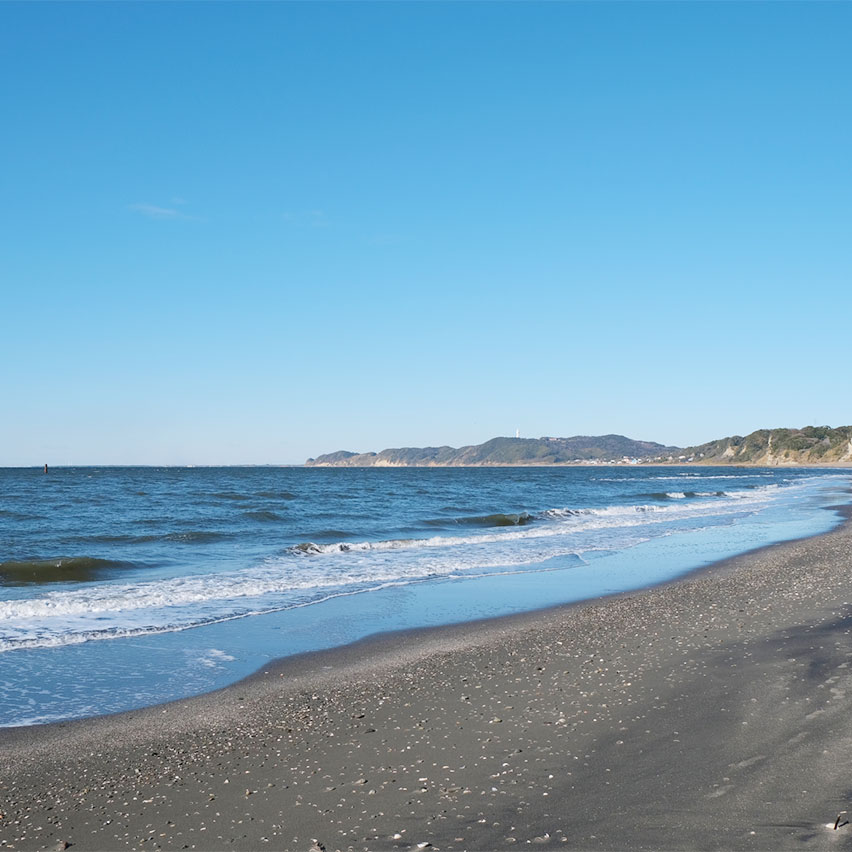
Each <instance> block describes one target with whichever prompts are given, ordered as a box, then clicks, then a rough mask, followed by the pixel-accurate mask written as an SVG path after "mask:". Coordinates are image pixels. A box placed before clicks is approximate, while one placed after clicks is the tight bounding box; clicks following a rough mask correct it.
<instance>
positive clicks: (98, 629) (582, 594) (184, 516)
mask: <svg viewBox="0 0 852 852" xmlns="http://www.w3.org/2000/svg"><path fill="white" fill-rule="evenodd" d="M850 480H852V474H850V473H849V472H845V471H838V470H813V469H807V470H805V469H780V470H779V469H775V468H773V469H756V468H732V467H719V468H712V467H679V468H650V467H630V466H593V467H561V468H525V467H523V468H367V469H357V468H353V469H347V468H297V467H293V468H278V467H252V468H233V467H226V468H133V467H129V468H110V467H104V468H96V467H77V468H71V467H69V468H54V469H52V470H51V471H50V472H49V473H48V474H45V473H43V472H42V471H41V470H38V469H32V468H9V469H0V725H2V726H11V725H31V724H39V723H45V722H52V721H59V720H66V719H73V718H80V717H85V716H93V715H99V714H104V713H113V712H118V711H122V710H129V709H133V708H139V707H143V706H147V705H152V704H157V703H161V702H165V701H169V700H172V699H177V698H183V697H186V696H189V695H194V694H198V693H202V692H206V691H210V690H213V689H217V688H219V687H222V686H225V685H227V684H229V683H233V682H234V681H236V680H239V679H240V678H242V677H245V676H247V675H249V674H251V673H252V672H254V671H256V670H257V669H259V668H261V667H262V666H263V665H264V664H265V663H268V662H269V661H270V660H273V659H276V658H279V657H285V656H288V655H292V654H297V653H301V652H305V651H313V650H319V649H324V648H330V647H336V646H339V645H343V644H347V643H350V642H353V641H356V640H358V639H361V638H363V637H365V636H369V635H372V634H375V633H379V632H383V631H390V630H400V629H405V628H412V627H423V626H432V625H440V624H449V623H456V622H464V621H472V620H475V619H479V618H485V617H490V616H496V615H506V614H510V613H516V612H521V611H527V610H535V609H539V608H542V607H546V606H551V605H554V604H559V603H567V602H572V601H578V600H584V599H589V598H595V597H599V596H601V595H606V594H611V593H615V592H621V591H626V590H630V589H637V588H642V587H645V586H650V585H654V584H657V583H660V582H664V581H666V580H670V579H673V578H675V577H678V576H680V575H683V574H684V573H687V572H689V571H691V570H694V569H696V568H699V567H701V566H703V565H707V564H709V563H712V562H714V561H717V560H719V559H722V558H725V557H728V556H732V555H735V554H738V553H743V552H745V551H748V550H751V549H754V548H756V547H760V546H762V545H766V544H771V543H773V542H778V541H784V540H788V539H793V538H799V537H803V536H808V535H815V534H818V533H821V532H825V531H827V530H829V529H831V528H832V527H833V526H834V525H836V524H837V523H839V519H840V516H839V514H838V512H837V511H836V507H837V506H838V505H841V504H844V505H845V504H848V503H849V501H850V496H849V493H850V492H849V486H850Z"/></svg>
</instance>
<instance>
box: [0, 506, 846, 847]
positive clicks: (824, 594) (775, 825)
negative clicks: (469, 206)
mask: <svg viewBox="0 0 852 852" xmlns="http://www.w3.org/2000/svg"><path fill="white" fill-rule="evenodd" d="M844 514H845V515H846V518H847V520H846V521H845V522H843V523H841V524H840V525H839V526H838V527H836V528H835V529H834V530H832V531H830V532H828V533H824V534H822V535H819V536H816V537H812V538H806V539H799V540H795V541H791V542H782V543H778V544H772V545H768V546H766V547H762V548H759V549H758V550H755V551H751V552H749V553H747V554H743V555H740V556H737V557H733V558H731V559H727V560H724V561H722V562H720V563H715V564H714V565H710V566H704V567H702V568H699V569H697V570H696V571H693V572H691V573H689V574H687V575H685V576H683V577H681V578H679V579H677V580H674V581H669V582H666V583H664V584H662V585H658V586H654V587H651V588H648V589H643V590H641V591H635V592H626V593H620V594H617V595H613V596H611V597H607V598H601V599H595V600H591V601H584V602H578V603H573V604H567V605H560V606H555V607H551V608H547V609H544V610H537V611H535V612H530V613H522V614H517V615H511V616H504V617H501V618H496V619H488V620H486V621H483V622H470V623H465V624H460V625H451V626H445V627H432V628H424V629H419V630H413V631H404V632H402V633H390V634H380V635H378V636H372V637H368V638H366V639H363V640H360V641H359V642H357V643H354V644H352V645H348V646H344V647H342V648H335V649H331V650H327V651H319V652H312V653H309V654H304V655H299V656H298V657H290V658H285V659H284V660H280V661H278V662H276V663H274V664H271V665H267V666H264V667H263V669H262V670H261V671H259V672H257V673H256V674H254V675H252V676H251V677H249V678H248V679H246V680H243V681H240V682H238V683H236V684H233V685H230V686H228V687H225V688H224V689H222V690H219V691H217V692H213V693H207V694H205V695H201V696H196V697H193V698H187V699H182V700H180V701H178V702H173V703H170V704H166V705H159V706H156V707H150V708H146V709H143V710H138V711H128V712H125V713H122V714H118V715H115V716H104V717H97V718H94V719H83V720H78V721H73V722H58V723H53V724H50V725H45V726H34V727H22V728H6V729H3V730H0V765H3V766H5V767H7V769H6V770H3V771H2V774H0V813H2V814H3V818H2V819H0V848H16V849H38V848H44V846H45V844H47V843H52V842H56V841H64V842H68V843H73V844H74V845H75V846H76V847H79V848H80V849H112V848H130V847H131V846H132V847H134V848H139V845H140V843H141V844H143V848H158V846H159V847H161V848H183V847H184V844H186V845H187V848H193V845H195V848H199V849H205V848H245V849H254V848H260V847H262V846H263V845H266V842H269V843H270V848H273V845H274V848H283V849H305V850H307V849H309V848H310V846H311V843H312V842H313V840H314V839H317V840H319V841H320V842H321V843H322V844H324V845H325V846H326V848H327V849H329V850H331V849H338V848H339V849H350V848H352V849H394V848H401V849H405V848H412V847H415V846H416V844H417V843H419V842H428V843H432V844H433V846H434V847H436V848H441V849H467V848H470V849H491V848H494V849H497V848H501V849H502V848H512V846H513V845H514V844H515V842H517V843H519V844H525V843H526V842H527V841H529V842H532V843H535V844H536V845H541V846H543V847H544V848H551V847H556V846H559V847H562V848H565V847H566V846H567V847H568V848H582V849H585V848H615V849H618V848H636V849H640V848H673V849H674V848H684V847H686V848H755V849H762V848H769V847H776V848H779V844H780V846H781V847H785V845H786V847H790V846H792V845H797V846H801V845H802V844H803V843H804V844H805V845H816V846H817V847H818V848H822V846H821V844H825V843H828V842H832V845H836V842H838V840H840V839H841V835H842V829H840V830H839V831H840V832H841V833H840V834H838V833H837V832H834V831H833V830H832V832H831V834H826V829H825V824H826V822H827V821H831V822H832V823H833V821H834V818H835V816H836V812H838V811H840V810H844V809H846V808H847V804H850V803H852V794H850V793H849V792H848V791H847V788H846V787H845V786H844V783H845V782H842V781H841V778H842V769H843V764H844V760H843V759H842V758H841V755H843V754H849V755H852V736H850V734H852V729H850V730H849V731H848V732H847V730H846V726H845V719H844V708H845V711H846V713H848V711H849V709H852V700H847V699H846V698H845V693H846V689H847V688H848V689H849V690H852V674H847V673H846V672H847V669H846V665H847V658H849V659H851V660H852V640H849V638H848V636H847V635H846V634H847V631H848V625H847V623H846V619H849V618H850V613H852V604H849V603H848V601H847V597H848V599H850V600H852V589H850V590H848V591H847V590H846V588H845V587H846V585H847V584H848V579H849V575H850V573H852V549H851V548H852V545H850V543H851V542H852V523H850V521H849V520H848V518H849V511H848V509H846V510H845V512H844ZM820 631H822V633H820ZM823 633H824V634H825V636H829V637H831V638H832V640H833V642H834V649H833V650H832V649H831V648H829V647H828V644H826V643H827V642H828V640H827V639H825V638H824V641H823V644H822V645H821V646H816V645H813V646H810V647H804V648H802V647H800V646H802V645H803V643H805V644H806V642H807V639H808V634H813V635H821V636H822V635H823ZM650 638H653V640H654V641H652V642H649V641H648V639H650ZM829 644H830V643H829ZM780 648H783V649H785V650H784V653H787V651H790V650H795V651H796V655H795V656H791V655H790V654H787V656H784V654H782V653H780V651H779V649H780ZM770 651H771V653H770ZM803 657H804V658H806V659H810V662H809V663H808V665H807V666H805V669H804V675H802V672H801V671H800V668H801V666H800V665H799V664H797V663H796V661H797V660H798V661H801V660H802V658H803ZM790 660H793V662H790ZM830 661H833V663H832V662H830ZM767 667H768V669H769V671H770V676H767V674H766V670H767ZM814 670H816V671H818V672H821V673H822V674H824V675H825V677H824V678H823V680H822V682H821V683H820V684H816V685H814V687H813V688H814V694H812V695H811V694H803V695H798V694H797V690H796V688H795V686H796V683H795V682H796V681H797V680H799V679H800V676H806V679H807V677H810V674H809V673H810V672H812V671H814ZM794 675H795V676H794ZM847 681H848V682H847ZM785 687H786V691H785ZM794 699H795V700H794ZM720 700H721V701H723V702H724V703H726V704H729V705H731V706H729V707H721V706H720V707H715V704H718V702H719V701H720ZM791 701H792V702H793V703H792V704H790V707H785V706H784V705H785V704H789V703H790V702H791ZM752 705H754V706H752ZM800 705H803V706H804V708H805V709H807V710H808V712H807V713H801V714H799V713H797V712H792V713H791V712H789V711H790V710H792V709H795V708H799V709H802V707H800ZM823 705H825V706H823ZM714 707H715V710H713V708H714ZM353 710H354V711H356V712H353ZM711 710H713V712H711ZM758 710H760V711H761V712H762V714H763V716H764V717H766V718H763V719H759V718H755V714H757V716H760V715H761V713H758ZM734 717H735V718H736V719H737V721H738V722H739V723H740V724H739V726H737V725H734V724H733V718H734ZM673 725H676V726H674V727H673ZM747 728H749V730H748V731H747V730H746V729H747ZM794 729H795V730H794ZM684 730H687V731H689V734H688V737H685V736H683V731H684ZM672 731H675V732H680V735H679V736H677V737H674V736H672V735H671V732H672ZM770 733H771V734H772V736H771V737H770V739H771V740H772V743H773V744H774V745H775V746H776V749H775V751H776V752H777V755H775V754H774V752H773V750H772V749H770V748H768V746H767V743H766V740H767V736H768V735H769V734H770ZM800 735H802V736H800ZM750 737H751V740H752V742H751V744H750V743H749V738H750ZM797 737H798V739H797ZM687 739H688V741H689V744H687ZM105 743H108V745H104V744H105ZM806 746H807V747H806ZM729 752H730V754H729ZM824 752H828V753H829V754H830V755H833V756H832V757H831V758H830V759H826V756H825V753H824ZM527 755H529V756H527ZM720 755H727V756H729V757H731V758H733V757H738V756H739V757H740V760H733V759H731V760H729V761H728V762H727V763H724V767H723V768H722V769H720V768H719V767H718V766H717V764H718V763H719V756H720ZM791 755H794V756H795V760H792V758H791ZM606 764H609V765H606ZM740 764H742V766H740ZM782 765H783V767H786V771H785V772H782V773H780V774H779V767H780V766H782ZM8 767H13V768H11V769H9V768H8ZM128 767H133V769H132V770H128ZM731 767H740V768H739V769H736V768H734V769H732V768H731ZM799 767H801V768H799ZM652 769H653V771H652ZM717 769H718V770H719V771H718V772H717V771H716V770H717ZM791 772H793V773H794V774H795V775H796V777H802V778H807V779H808V780H807V783H805V782H804V781H802V783H792V784H791V782H790V780H789V779H790V773H791ZM417 773H419V774H417ZM714 773H715V774H714ZM415 774H416V777H414V775H415ZM349 776H352V777H351V778H350V777H349ZM717 776H718V777H717ZM733 776H737V778H736V779H735V780H733V781H732V780H731V779H732V777H733ZM742 777H747V778H748V784H745V783H744V782H743V780H742ZM421 778H423V779H425V780H422V781H421V780H420V779H421ZM817 778H820V779H821V780H820V782H819V783H817V780H816V779H817ZM175 779H178V780H175ZM321 780H322V781H323V783H320V781H321ZM243 781H245V784H246V785H249V786H245V785H244V784H243ZM362 781H363V783H361V782H362ZM232 783H235V784H236V786H235V787H234V788H231V787H230V785H231V784H232ZM749 784H750V785H751V786H749ZM225 785H227V786H225ZM832 785H833V786H832ZM796 788H798V789H796ZM770 789H771V790H773V791H775V792H773V794H772V795H773V796H774V797H775V799H776V800H778V802H781V801H783V802H784V805H785V808H786V809H787V810H789V809H793V810H794V811H796V812H797V813H798V821H797V822H795V825H794V824H792V823H791V822H790V818H789V816H788V817H785V818H784V819H781V818H779V819H777V820H773V819H772V818H771V814H769V813H768V812H767V810H766V809H767V807H768V805H767V803H768V802H770V798H767V799H766V803H764V804H762V805H760V807H758V806H757V800H758V799H759V798H760V797H766V796H767V795H769V793H768V790H770ZM652 790H654V791H656V793H657V795H658V798H659V801H658V806H655V805H650V806H649V801H656V800H654V799H649V796H651V791H652ZM690 790H691V791H692V795H688V793H689V791H690ZM808 790H810V793H808V792H807V791H808ZM465 791H467V792H465ZM734 791H737V792H736V795H732V794H733V793H734ZM803 791H805V792H804V793H803ZM403 792H404V795H402V796H401V794H403ZM637 795H638V799H637ZM744 795H745V796H746V801H747V800H748V796H751V798H752V799H753V800H754V804H753V811H754V812H753V813H752V814H751V817H750V819H751V823H752V824H750V825H749V827H748V829H746V826H745V823H743V822H742V819H743V818H744V816H745V815H746V813H748V812H749V809H748V808H747V807H745V806H744V804H743V803H744V799H743V796H744ZM149 800H150V801H149ZM634 800H635V801H634ZM48 801H49V802H50V803H51V804H50V807H51V810H50V811H47V809H46V803H47V802H48ZM684 801H685V803H684ZM217 803H218V804H217ZM662 803H667V804H666V805H665V807H664V808H663V809H662V810H660V808H661V807H662ZM155 805H156V807H155ZM365 809H366V810H365ZM367 811H369V812H370V813H369V814H368V815H367V816H364V814H365V813H366V812H367ZM10 816H15V819H10ZM737 816H739V820H737V818H736V817H737ZM767 819H769V822H768V823H767ZM16 820H17V822H16ZM240 820H242V822H241V821H240ZM482 820H484V822H482ZM757 823H760V825H762V829H761V830H760V831H757V830H756V829H755V828H754V824H757ZM39 826H40V830H38V827H39ZM152 826H153V827H155V828H157V827H159V828H160V829H162V830H157V831H154V832H153V834H151V833H150V829H151V827H152ZM711 826H712V828H711ZM119 829H121V830H120V831H119ZM211 831H215V833H214V834H209V833H207V832H211ZM750 831H755V833H754V834H750V833H749V832H750ZM846 831H847V832H848V834H846V835H842V837H843V841H842V842H844V843H849V842H850V838H852V831H850V829H848V828H847V829H846ZM202 832H203V833H202ZM415 832H416V835H417V836H416V837H415V836H414V833H415ZM708 832H711V833H710V834H708ZM713 832H715V835H713V834H712V833H713ZM720 832H722V833H720ZM395 834H399V835H400V837H396V838H395V837H394V835H395ZM545 835H547V836H546V837H545ZM805 835H807V837H806V836H805ZM711 836H715V839H714V840H712V841H710V837H711ZM264 837H266V840H264V839H263V838H264ZM722 837H724V839H723V840H719V838H722ZM456 838H462V839H461V840H457V839H456ZM511 838H514V840H512V839H511Z"/></svg>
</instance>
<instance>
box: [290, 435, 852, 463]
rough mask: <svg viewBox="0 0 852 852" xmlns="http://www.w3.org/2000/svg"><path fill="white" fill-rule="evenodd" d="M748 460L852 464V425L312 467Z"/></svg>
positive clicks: (428, 450)
mask: <svg viewBox="0 0 852 852" xmlns="http://www.w3.org/2000/svg"><path fill="white" fill-rule="evenodd" d="M592 462H602V463H613V462H615V463H619V462H630V463H634V464H635V463H637V462H638V463H640V464H745V465H756V466H769V467H771V466H775V465H789V466H797V465H814V466H819V465H831V464H841V465H850V466H852V426H840V427H837V428H832V427H830V426H806V427H804V428H803V429H759V430H757V431H756V432H752V433H751V434H750V435H746V436H745V437H742V436H741V435H732V436H731V437H728V438H719V439H718V440H716V441H709V442H708V443H706V444H701V445H700V446H697V447H687V448H685V449H683V448H680V447H666V446H663V445H662V444H656V443H654V442H653V441H634V440H633V439H631V438H625V437H624V436H623V435H599V436H597V437H590V436H586V435H576V436H575V437H573V438H492V439H491V440H490V441H486V442H485V443H484V444H476V445H473V446H469V447H459V448H455V447H401V448H398V449H388V450H382V451H381V452H380V453H351V452H347V451H345V450H341V451H339V452H336V453H329V454H327V455H323V456H319V457H317V458H315V459H308V460H307V462H305V464H306V465H308V466H311V467H453V466H456V467H461V466H483V467H486V466H496V465H549V464H583V463H592Z"/></svg>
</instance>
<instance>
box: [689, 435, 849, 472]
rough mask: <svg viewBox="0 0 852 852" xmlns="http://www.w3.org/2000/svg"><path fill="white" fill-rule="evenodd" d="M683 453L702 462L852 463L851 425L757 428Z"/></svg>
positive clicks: (798, 464) (801, 464) (762, 465)
mask: <svg viewBox="0 0 852 852" xmlns="http://www.w3.org/2000/svg"><path fill="white" fill-rule="evenodd" d="M684 454H686V455H688V456H692V457H694V459H695V461H699V462H702V463H704V464H750V465H756V466H760V467H773V466H775V465H790V466H803V465H817V466H819V465H826V464H849V465H852V426H840V427H838V428H836V429H832V428H831V427H830V426H805V427H804V428H803V429H758V430H757V431H756V432H752V433H751V434H750V435H746V436H745V437H742V436H740V435H733V436H732V437H730V438H720V439H719V440H716V441H710V442H709V443H706V444H701V446H698V447H690V448H688V449H687V450H684Z"/></svg>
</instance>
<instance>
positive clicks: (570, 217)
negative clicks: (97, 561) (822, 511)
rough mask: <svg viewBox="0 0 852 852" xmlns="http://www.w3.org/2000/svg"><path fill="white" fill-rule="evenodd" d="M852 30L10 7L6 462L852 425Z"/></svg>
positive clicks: (843, 10)
mask: <svg viewBox="0 0 852 852" xmlns="http://www.w3.org/2000/svg"><path fill="white" fill-rule="evenodd" d="M850 26H852V4H847V3H821V4H813V3H744V4H739V3H680V4H677V3H660V4H656V3H624V4H620V3H599V4H586V3H564V4H560V3H541V4H535V3H529V4H526V3H499V4H497V3H470V4H443V3H365V4H360V3H346V4H343V3H330V4H324V3H283V4H267V3H254V4H233V5H232V4H228V3H216V4H209V3H208V4H195V3H188V4H177V3H168V4H166V3H150V4H145V3H140V4H133V3H119V4H99V3H75V4H69V3H60V4H53V3H37V4H16V3H4V4H0V78H2V79H3V80H4V83H3V85H2V86H0V108H2V114H3V117H4V121H3V126H4V131H3V133H2V135H1V136H0V153H2V160H3V163H4V167H3V176H2V187H3V193H2V196H3V204H2V211H1V212H0V234H2V237H0V243H2V251H0V282H2V285H0V286H2V306H3V310H2V335H0V358H2V365H3V373H2V384H0V390H2V405H3V413H2V418H0V464H6V465H19V464H42V463H44V462H50V463H53V464H75V463H77V464H85V463H97V464H120V463H132V464H162V463H166V464H192V463H195V464H204V463H280V462H301V461H303V460H304V459H305V458H306V457H307V456H309V455H317V454H319V453H323V452H329V451H332V450H336V449H341V448H346V449H351V450H370V449H374V450H378V449H382V448H384V447H387V446H420V445H425V444H452V445H455V446H458V445H461V444H466V443H478V442H480V441H483V440H486V439H487V438H490V437H492V436H494V435H500V434H502V435H506V434H514V431H515V429H520V432H521V434H522V435H524V436H532V437H537V436H540V435H563V436H567V435H574V434H602V433H608V432H618V433H622V434H626V435H629V436H631V437H634V438H641V439H646V440H657V441H661V442H664V443H672V444H680V445H685V444H690V443H697V442H700V441H705V440H710V439H712V438H716V437H721V436H724V435H729V434H734V433H739V434H745V433H747V432H749V431H752V430H753V429H756V428H761V427H769V426H802V425H807V424H814V423H818V424H824V423H827V424H831V425H845V424H848V423H851V422H852V411H850V380H849V363H850V359H849V355H850V349H852V344H850V332H849V328H850V318H852V287H850V282H851V281H852V277H850V272H852V255H850V236H852V234H850V225H852V216H850V212H852V177H850V174H851V172H850V168H852V167H850V162H852V161H850V151H852V53H850V51H849V49H848V34H849V32H850Z"/></svg>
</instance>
